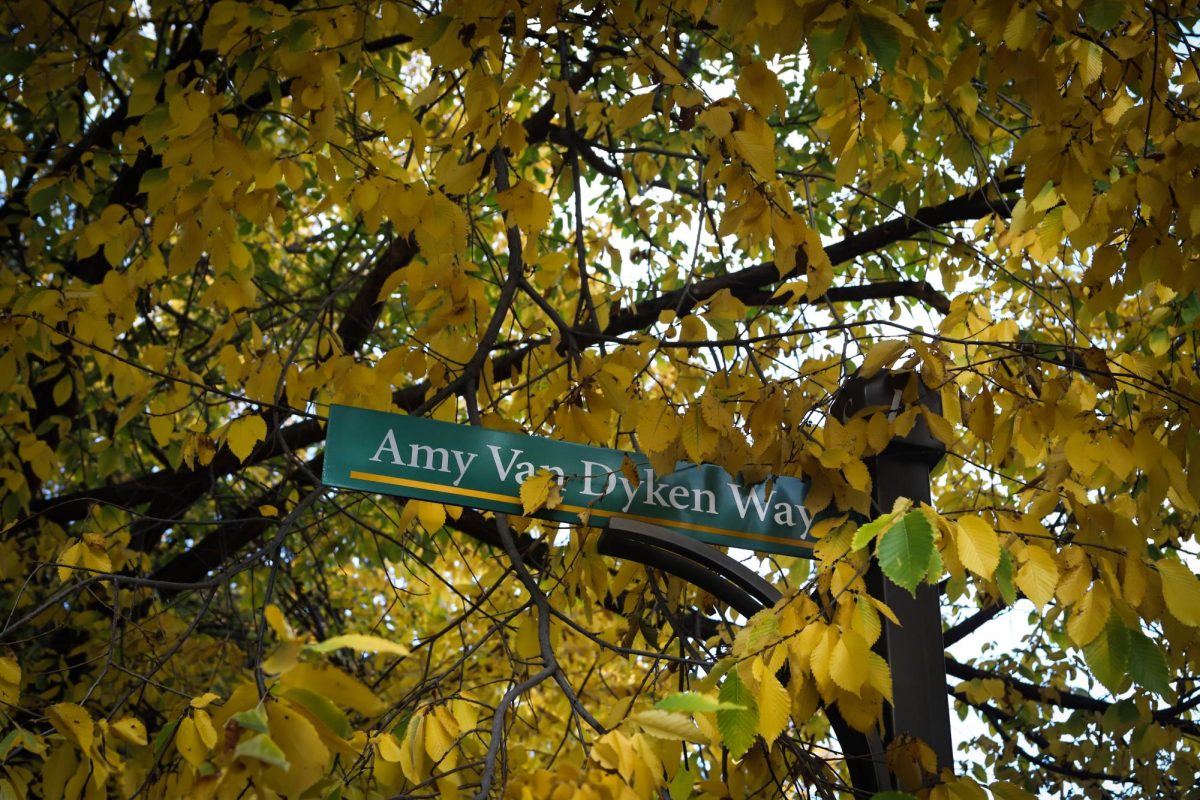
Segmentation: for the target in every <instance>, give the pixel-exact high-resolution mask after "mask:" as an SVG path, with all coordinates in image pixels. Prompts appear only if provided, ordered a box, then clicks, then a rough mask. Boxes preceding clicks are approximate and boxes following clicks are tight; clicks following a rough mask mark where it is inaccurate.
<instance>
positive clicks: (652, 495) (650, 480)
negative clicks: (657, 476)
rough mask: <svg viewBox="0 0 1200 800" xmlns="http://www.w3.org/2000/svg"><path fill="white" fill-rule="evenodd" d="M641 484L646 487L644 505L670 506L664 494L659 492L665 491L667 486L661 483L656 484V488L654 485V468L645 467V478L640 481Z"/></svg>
mask: <svg viewBox="0 0 1200 800" xmlns="http://www.w3.org/2000/svg"><path fill="white" fill-rule="evenodd" d="M642 485H643V486H645V487H646V505H648V506H662V507H663V508H670V507H671V506H670V504H668V503H667V498H666V496H665V495H662V494H660V492H665V491H666V490H667V487H666V486H664V485H663V484H661V483H660V484H658V488H655V486H654V470H652V469H649V468H647V469H646V480H644V481H642Z"/></svg>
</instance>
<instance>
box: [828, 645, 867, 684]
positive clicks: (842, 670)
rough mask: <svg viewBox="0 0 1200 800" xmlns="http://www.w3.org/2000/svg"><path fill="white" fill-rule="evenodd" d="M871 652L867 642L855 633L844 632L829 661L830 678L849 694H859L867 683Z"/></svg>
mask: <svg viewBox="0 0 1200 800" xmlns="http://www.w3.org/2000/svg"><path fill="white" fill-rule="evenodd" d="M870 652H871V648H869V647H868V646H867V642H866V640H865V639H863V638H862V637H861V636H859V635H858V634H857V633H856V632H855V631H853V630H845V631H842V636H841V638H840V639H838V642H837V644H836V645H834V647H833V653H832V655H831V656H830V659H829V677H830V678H832V679H833V682H834V683H836V684H837V685H838V686H840V687H841V688H843V689H845V690H846V691H847V692H851V693H852V694H858V693H859V692H860V691H862V687H863V684H864V683H866V681H867V669H868V667H869V666H870V663H869V660H868V656H867V654H868V653H870Z"/></svg>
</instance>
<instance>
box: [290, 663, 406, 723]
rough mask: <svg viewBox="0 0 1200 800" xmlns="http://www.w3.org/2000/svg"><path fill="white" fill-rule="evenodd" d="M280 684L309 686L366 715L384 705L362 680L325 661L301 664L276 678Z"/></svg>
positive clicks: (307, 687)
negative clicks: (326, 663) (322, 662)
mask: <svg viewBox="0 0 1200 800" xmlns="http://www.w3.org/2000/svg"><path fill="white" fill-rule="evenodd" d="M279 686H280V688H281V689H288V688H292V687H298V688H301V689H308V690H309V691H311V692H315V693H317V694H321V695H324V696H325V697H327V698H329V699H330V700H331V701H333V702H334V703H336V704H337V705H340V706H348V707H350V708H353V709H354V710H355V711H357V712H359V713H360V714H364V715H366V716H374V715H376V714H379V713H382V712H383V710H384V709H385V708H387V705H386V704H385V703H384V702H383V701H382V700H380V699H379V698H378V697H376V696H375V693H374V692H372V691H371V690H370V689H369V688H368V687H367V686H366V684H364V683H363V682H362V681H360V680H358V679H357V678H355V677H353V676H351V675H347V674H346V673H344V672H342V671H341V670H340V669H337V668H335V667H331V666H328V665H324V664H308V663H305V664H300V665H299V666H297V667H295V668H294V669H291V670H289V671H288V672H287V674H285V675H284V676H283V677H281V678H280V679H279Z"/></svg>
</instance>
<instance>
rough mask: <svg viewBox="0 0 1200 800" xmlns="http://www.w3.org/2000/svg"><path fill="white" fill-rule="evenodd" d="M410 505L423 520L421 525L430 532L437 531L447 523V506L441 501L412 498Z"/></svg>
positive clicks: (418, 517)
mask: <svg viewBox="0 0 1200 800" xmlns="http://www.w3.org/2000/svg"><path fill="white" fill-rule="evenodd" d="M409 506H412V508H413V509H414V510H415V511H416V512H417V519H419V520H420V521H421V527H422V528H424V529H425V530H426V531H428V532H429V533H437V532H438V531H440V530H441V529H442V527H443V526H444V525H445V524H446V507H445V506H443V505H442V504H441V503H430V502H427V501H425V500H410V501H409ZM406 508H407V507H406Z"/></svg>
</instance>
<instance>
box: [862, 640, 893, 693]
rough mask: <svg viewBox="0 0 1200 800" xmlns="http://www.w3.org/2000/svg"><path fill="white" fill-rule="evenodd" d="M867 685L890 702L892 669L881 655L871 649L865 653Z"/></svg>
mask: <svg viewBox="0 0 1200 800" xmlns="http://www.w3.org/2000/svg"><path fill="white" fill-rule="evenodd" d="M867 659H868V662H869V663H868V664H867V685H869V686H870V687H871V688H872V689H874V690H875V691H877V692H879V694H881V695H883V699H884V700H887V701H888V702H889V703H890V702H892V670H891V668H890V667H889V666H888V663H887V661H886V660H885V659H884V658H883V656H881V655H879V653H876V652H875V651H874V650H872V651H871V652H870V653H868V654H867Z"/></svg>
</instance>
